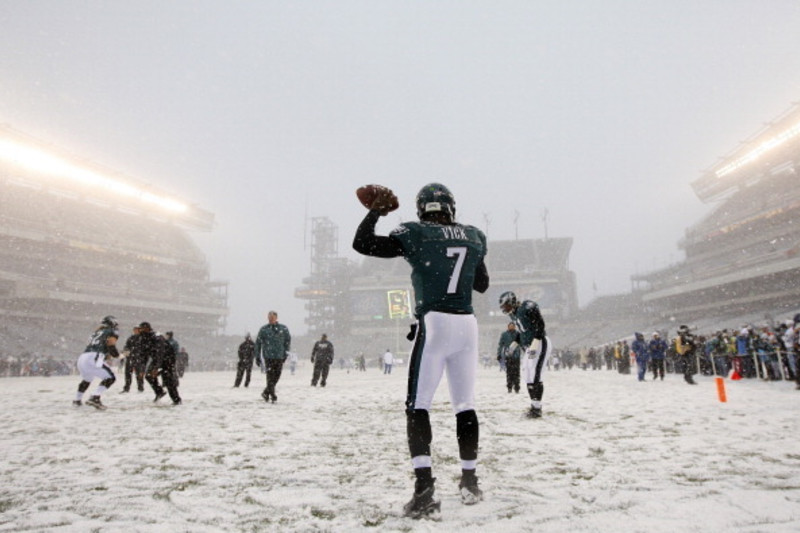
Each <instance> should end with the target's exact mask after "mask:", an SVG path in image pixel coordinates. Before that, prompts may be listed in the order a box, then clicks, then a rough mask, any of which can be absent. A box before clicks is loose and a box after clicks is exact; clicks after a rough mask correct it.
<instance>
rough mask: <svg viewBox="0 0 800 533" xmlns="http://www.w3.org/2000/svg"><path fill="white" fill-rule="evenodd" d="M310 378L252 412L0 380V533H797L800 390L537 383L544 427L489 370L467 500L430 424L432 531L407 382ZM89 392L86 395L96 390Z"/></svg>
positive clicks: (581, 380) (208, 399) (237, 399)
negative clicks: (411, 515)
mask: <svg viewBox="0 0 800 533" xmlns="http://www.w3.org/2000/svg"><path fill="white" fill-rule="evenodd" d="M310 371H311V369H310V368H309V367H307V366H306V367H305V368H303V369H301V370H299V371H298V373H297V374H296V375H294V376H292V375H290V374H289V372H288V368H287V369H286V371H285V372H284V375H283V377H282V379H281V382H280V383H279V385H278V403H276V404H274V405H271V404H266V403H264V402H263V401H262V400H261V398H260V397H259V393H260V391H261V389H262V388H263V379H264V378H263V376H261V375H255V374H254V383H253V384H251V386H250V388H249V389H245V388H240V389H233V388H232V387H231V386H232V384H233V379H234V376H233V374H232V373H187V374H186V376H185V377H184V379H183V380H182V384H181V394H182V396H183V399H184V404H183V405H182V406H178V407H173V406H172V405H171V404H170V402H169V401H168V398H164V399H163V400H161V401H162V402H163V403H159V404H153V403H152V397H153V395H152V393H151V392H150V390H149V388H148V390H147V391H146V392H145V393H141V394H139V393H136V392H133V393H131V394H119V391H120V390H121V386H120V382H119V381H118V382H117V383H116V384H115V385H114V387H112V389H111V390H110V391H109V392H108V393H107V394H106V396H105V397H104V402H105V403H106V405H108V406H109V409H108V410H107V411H104V412H100V411H96V410H94V409H92V408H91V407H87V406H83V407H80V408H74V407H72V405H71V401H72V399H73V395H74V391H75V388H76V386H77V384H78V381H79V378H78V377H75V376H72V377H54V378H4V379H0V406H1V407H0V427H2V434H0V451H2V460H1V461H0V531H15V532H17V531H48V532H51V531H56V532H59V531H61V532H63V531H70V532H71V531H75V532H89V531H103V532H115V533H117V532H122V531H125V532H130V531H164V532H177V531H186V532H203V531H209V532H210V531H303V532H305V531H339V532H351V531H458V532H461V533H464V532H471V531H474V532H477V531H491V532H494V531H506V532H517V531H532V532H537V533H544V532H551V531H563V532H579V531H593V532H594V531H597V532H614V531H625V532H648V533H652V532H669V533H676V532H686V531H703V532H722V531H725V532H731V531H746V532H757V531H770V532H772V531H780V532H797V531H800V443H798V436H800V416H799V415H800V391H796V390H795V389H794V384H793V383H788V382H787V383H765V382H760V381H756V380H747V381H740V382H727V392H728V403H725V404H723V403H720V402H719V401H718V399H717V392H716V387H715V385H714V382H713V380H712V379H711V378H703V377H700V378H699V382H700V384H699V385H698V386H695V387H692V386H688V385H686V384H684V383H683V381H682V380H681V378H680V377H679V376H675V375H669V376H667V380H666V381H664V382H655V383H653V382H649V381H648V382H645V383H638V382H637V381H636V378H635V376H633V375H630V376H621V375H619V374H617V373H616V372H609V371H605V370H602V371H581V370H572V371H561V372H550V373H549V374H547V375H546V389H545V417H544V418H542V419H540V420H528V419H525V418H524V417H523V412H524V410H525V409H526V406H527V401H526V399H525V397H524V396H523V394H519V395H516V394H512V395H509V394H507V393H506V392H505V386H504V375H503V374H501V373H500V372H498V371H497V370H496V369H491V370H490V369H481V370H480V371H479V377H478V380H479V381H478V402H479V403H478V416H479V418H480V421H481V455H480V457H479V461H480V465H479V470H478V474H479V476H480V479H481V486H482V488H483V489H484V492H485V495H486V500H485V501H484V502H481V503H480V504H478V505H475V506H472V507H465V506H463V505H462V504H461V503H460V500H459V498H458V492H457V483H458V477H459V475H460V470H459V469H460V466H459V461H458V454H457V446H456V441H455V417H453V416H452V414H451V412H450V407H449V403H448V400H447V387H446V384H445V383H444V382H443V383H442V385H441V386H440V387H439V392H438V394H437V402H436V404H435V408H434V409H433V411H432V413H431V420H432V424H433V431H434V442H433V445H434V475H435V476H436V477H437V478H438V481H437V495H438V497H439V498H441V500H442V520H441V521H440V522H433V521H429V520H422V521H414V520H411V519H407V518H403V517H401V513H400V511H401V509H402V506H403V504H404V503H405V502H406V501H407V500H408V498H409V497H410V495H411V491H412V487H413V476H412V471H411V467H410V464H409V459H408V452H407V446H406V442H405V416H404V413H403V408H404V406H403V401H404V398H405V384H406V383H405V381H406V380H405V369H404V368H396V369H395V371H394V373H393V374H392V375H390V376H385V375H383V374H380V373H379V372H378V371H377V370H374V369H370V370H369V371H367V372H365V373H356V372H353V371H351V372H350V373H349V374H348V373H346V372H344V371H342V370H339V369H338V368H337V369H332V370H331V376H330V378H329V383H328V387H327V388H324V389H322V388H311V387H310V386H309V381H310ZM94 385H96V383H94V384H93V387H92V388H91V389H90V392H91V391H92V390H94Z"/></svg>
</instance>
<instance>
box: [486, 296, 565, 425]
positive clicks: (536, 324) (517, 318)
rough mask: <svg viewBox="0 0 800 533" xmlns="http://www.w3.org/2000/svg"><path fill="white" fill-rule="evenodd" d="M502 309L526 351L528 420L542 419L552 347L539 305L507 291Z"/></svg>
mask: <svg viewBox="0 0 800 533" xmlns="http://www.w3.org/2000/svg"><path fill="white" fill-rule="evenodd" d="M499 304H500V309H501V310H502V311H503V313H505V314H507V315H508V316H509V318H510V319H511V320H512V321H514V325H515V326H516V329H517V342H518V343H519V344H520V345H521V346H522V348H523V349H524V350H525V354H524V355H523V356H522V357H523V359H522V364H521V366H522V375H523V376H524V378H525V383H526V385H527V387H528V395H529V396H530V397H531V407H530V409H529V410H528V413H527V416H528V418H540V417H541V416H542V395H543V394H544V383H543V382H542V374H543V373H544V371H545V369H547V362H548V360H549V359H550V353H551V352H552V351H553V345H552V344H551V343H550V339H548V338H547V335H546V334H545V331H544V318H542V313H541V312H540V311H539V306H538V305H537V304H536V302H534V301H532V300H524V301H519V300H518V299H517V295H516V294H514V293H513V292H511V291H506V292H504V293H503V294H501V295H500V301H499Z"/></svg>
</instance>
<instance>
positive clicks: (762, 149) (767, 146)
mask: <svg viewBox="0 0 800 533" xmlns="http://www.w3.org/2000/svg"><path fill="white" fill-rule="evenodd" d="M798 135H800V122H798V123H797V124H795V125H794V126H792V127H791V128H789V129H787V130H785V131H783V132H781V133H779V134H778V135H776V136H775V137H772V138H770V139H767V140H766V141H764V142H763V143H761V144H760V145H758V146H757V147H755V148H754V149H752V150H751V151H749V152H748V153H746V154H745V155H743V156H742V157H740V158H738V159H734V160H733V161H731V162H730V163H728V164H727V165H725V166H724V167H722V168H720V169H719V170H717V171H716V172H714V174H715V175H716V176H717V177H718V178H721V177H723V176H727V175H728V174H730V173H731V172H735V171H736V170H738V169H739V168H740V167H742V166H744V165H746V164H748V163H750V162H752V161H755V160H756V159H758V158H759V157H761V156H762V155H763V154H765V153H766V152H769V151H770V150H773V149H775V148H777V147H778V146H781V145H782V144H784V143H786V142H787V141H789V140H791V139H793V138H795V137H797V136H798Z"/></svg>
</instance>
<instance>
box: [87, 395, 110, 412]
mask: <svg viewBox="0 0 800 533" xmlns="http://www.w3.org/2000/svg"><path fill="white" fill-rule="evenodd" d="M86 405H91V406H92V407H94V408H95V409H99V410H101V411H103V410H105V408H106V406H105V405H103V402H101V401H100V396H92V397H91V398H89V399H88V400H86Z"/></svg>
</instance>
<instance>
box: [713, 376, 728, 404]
mask: <svg viewBox="0 0 800 533" xmlns="http://www.w3.org/2000/svg"><path fill="white" fill-rule="evenodd" d="M716 379H717V396H719V401H721V402H722V403H725V402H727V401H728V397H727V396H726V395H725V381H723V379H722V378H721V377H717V378H716Z"/></svg>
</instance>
